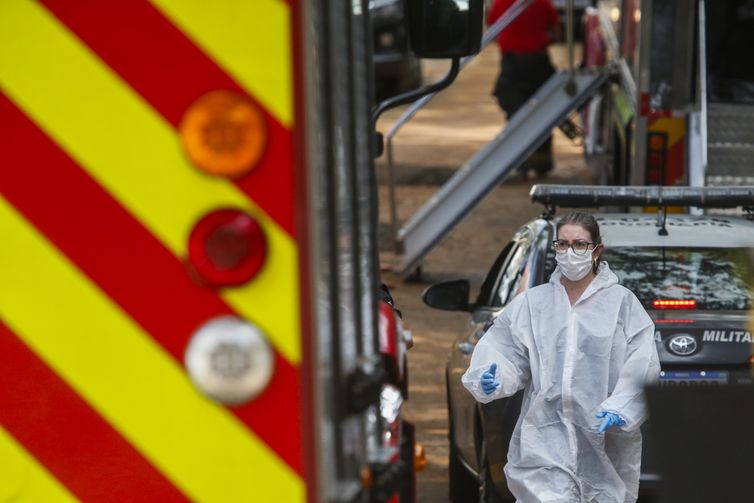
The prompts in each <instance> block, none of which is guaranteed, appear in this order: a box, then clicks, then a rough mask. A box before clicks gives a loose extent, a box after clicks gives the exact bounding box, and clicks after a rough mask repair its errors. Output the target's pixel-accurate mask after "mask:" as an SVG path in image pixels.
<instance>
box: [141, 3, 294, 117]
mask: <svg viewBox="0 0 754 503" xmlns="http://www.w3.org/2000/svg"><path fill="white" fill-rule="evenodd" d="M151 1H152V3H153V4H154V5H155V6H156V7H157V8H158V9H160V10H161V11H162V13H163V14H164V15H165V16H166V17H167V18H169V19H170V21H171V22H172V23H173V24H175V25H176V26H178V27H179V28H180V29H181V30H183V32H184V33H186V34H187V35H188V36H189V37H190V38H192V39H193V41H194V43H195V44H196V45H198V46H199V47H200V48H201V49H202V50H203V51H204V52H205V53H207V54H208V55H209V56H211V57H212V58H213V59H214V60H215V61H216V62H217V63H218V64H219V65H220V66H221V67H223V69H224V70H225V71H226V72H227V73H229V74H230V75H231V76H232V77H234V78H235V80H236V81H237V82H238V83H239V84H241V85H242V86H243V87H245V88H246V89H247V90H248V91H249V92H250V93H251V94H252V95H253V96H254V97H255V98H257V99H258V100H259V101H260V102H261V103H262V104H264V106H265V107H267V109H268V110H270V112H271V113H272V114H273V115H274V116H275V117H276V118H277V119H278V121H280V122H281V123H282V124H283V125H284V126H287V127H290V126H291V125H292V123H293V104H292V85H291V84H292V81H293V78H292V74H291V72H292V66H293V65H292V60H291V27H290V12H289V7H288V5H287V4H286V3H285V1H283V0H252V1H235V2H227V1H226V2H207V1H206V0H151Z"/></svg>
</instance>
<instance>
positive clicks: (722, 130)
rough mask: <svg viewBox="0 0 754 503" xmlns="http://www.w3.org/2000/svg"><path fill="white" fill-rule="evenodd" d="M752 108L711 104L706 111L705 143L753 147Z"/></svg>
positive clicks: (753, 117)
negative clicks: (706, 137)
mask: <svg viewBox="0 0 754 503" xmlns="http://www.w3.org/2000/svg"><path fill="white" fill-rule="evenodd" d="M752 124H754V106H752V105H727V104H719V103H712V104H710V105H709V108H708V109H707V135H708V139H707V142H708V144H709V145H710V146H711V145H713V144H720V143H725V144H743V145H754V127H752Z"/></svg>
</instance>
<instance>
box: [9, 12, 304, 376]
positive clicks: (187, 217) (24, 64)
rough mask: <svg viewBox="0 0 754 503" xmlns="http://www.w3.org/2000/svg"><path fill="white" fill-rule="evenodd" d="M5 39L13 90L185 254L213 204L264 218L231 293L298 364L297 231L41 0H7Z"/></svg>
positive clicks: (11, 93) (15, 97)
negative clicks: (251, 271)
mask: <svg viewBox="0 0 754 503" xmlns="http://www.w3.org/2000/svg"><path fill="white" fill-rule="evenodd" d="M239 3H240V2H239ZM251 3H252V4H253V3H254V2H251ZM0 47H2V48H3V49H2V50H0V88H2V90H3V92H4V93H6V94H7V95H8V96H9V97H10V99H11V100H13V101H14V102H15V103H16V104H17V105H18V106H19V107H20V108H21V109H22V110H23V111H24V113H26V114H27V115H28V116H29V117H31V118H32V119H33V120H34V121H35V122H36V123H37V124H38V125H39V126H40V127H41V128H42V129H43V130H44V131H45V133H46V134H47V135H49V136H50V137H51V138H52V139H53V140H54V141H55V142H56V143H57V144H58V145H59V146H60V147H61V148H63V150H65V151H66V153H67V154H68V155H70V156H71V157H72V158H73V159H74V160H75V161H76V162H77V163H78V164H79V165H80V166H82V167H83V168H84V169H86V171H87V172H88V173H89V174H90V175H91V176H92V177H93V178H94V179H96V180H97V181H98V182H99V183H100V184H101V185H102V186H103V187H104V188H105V189H106V190H107V191H108V192H109V193H110V194H111V195H112V196H113V197H114V198H115V199H116V200H118V201H119V202H120V204H122V205H123V206H124V207H125V208H126V209H127V210H128V211H129V212H130V213H132V214H133V215H134V216H135V217H136V218H137V219H138V220H139V221H140V222H141V223H142V224H144V226H146V227H147V228H148V229H149V230H150V231H151V232H152V233H153V234H154V235H155V236H156V237H157V238H158V239H160V241H162V242H163V244H164V245H165V246H166V247H167V248H168V249H170V250H171V251H172V252H173V253H174V254H175V255H176V256H177V257H178V258H181V259H182V258H183V257H185V256H186V254H187V252H186V246H187V242H188V236H189V234H190V232H191V229H192V228H193V226H194V224H195V223H196V222H198V221H199V219H200V218H201V217H202V216H204V215H206V214H207V213H209V212H210V211H213V210H215V209H218V208H224V207H236V208H239V209H242V210H244V211H247V212H248V213H249V214H251V215H252V216H253V217H254V218H256V219H257V220H258V221H259V223H260V225H261V226H262V228H263V229H264V232H265V235H266V237H267V240H268V247H269V248H268V255H267V259H266V262H265V265H264V268H263V269H262V272H261V273H260V274H258V275H257V276H256V277H255V278H254V280H252V281H251V282H250V283H248V284H247V285H245V286H243V287H238V288H232V289H228V290H223V291H222V292H221V295H222V296H223V298H224V299H225V300H226V301H227V302H228V303H229V304H230V306H231V307H232V308H233V309H235V310H236V311H237V312H238V313H239V314H241V315H243V316H244V317H245V318H247V319H248V320H249V321H252V322H253V323H254V324H256V325H258V326H259V327H260V328H261V329H262V330H263V331H264V332H265V334H267V336H268V337H269V338H270V342H271V343H272V345H273V346H275V348H276V349H277V350H278V351H279V352H280V353H281V354H282V355H283V357H285V358H286V359H287V360H289V361H290V362H292V363H293V364H294V365H297V364H298V362H299V360H300V341H299V305H298V261H297V256H296V243H295V241H294V240H293V239H292V238H291V236H290V235H288V234H287V233H286V232H285V230H283V229H282V228H281V227H280V226H278V225H277V224H276V223H275V222H274V221H273V220H272V219H271V218H270V217H269V216H268V215H267V214H266V213H265V212H264V211H263V210H261V209H260V208H259V207H258V206H257V205H255V204H254V203H253V201H251V200H250V199H249V198H248V197H247V196H246V195H245V194H244V193H243V192H241V190H240V189H238V188H237V187H236V186H235V185H234V184H233V183H232V182H230V181H228V180H225V179H221V178H217V177H212V176H207V175H206V174H204V173H202V172H200V171H199V170H197V169H196V167H195V166H193V165H192V164H191V163H190V162H189V161H188V159H187V158H186V156H185V154H184V152H183V149H182V147H181V143H180V136H179V134H178V133H177V132H176V131H175V130H174V129H173V128H172V126H171V125H170V124H168V123H167V122H166V121H165V120H163V118H162V117H161V116H160V115H159V114H157V113H156V112H155V111H154V110H153V109H152V108H151V107H150V106H149V104H148V103H147V102H146V101H144V100H143V99H142V98H141V96H139V95H138V94H137V93H136V92H134V90H133V89H131V88H130V87H128V85H127V84H126V83H125V82H123V81H122V80H121V79H120V78H119V76H118V75H117V74H115V73H114V72H113V71H112V70H111V69H110V68H109V67H107V66H106V65H105V64H104V62H102V61H101V60H100V59H99V58H97V56H96V55H95V54H93V53H92V52H91V51H90V50H89V49H88V48H87V47H86V46H85V45H84V44H82V43H81V41H80V40H79V39H78V38H77V37H76V36H74V35H73V34H71V33H70V32H69V31H68V30H67V29H66V28H65V26H62V25H61V24H60V23H59V22H57V20H56V19H55V18H54V17H52V16H51V15H50V14H49V13H48V12H47V11H46V10H44V8H42V7H41V6H39V5H38V4H36V3H34V2H29V1H26V0H3V1H2V2H0Z"/></svg>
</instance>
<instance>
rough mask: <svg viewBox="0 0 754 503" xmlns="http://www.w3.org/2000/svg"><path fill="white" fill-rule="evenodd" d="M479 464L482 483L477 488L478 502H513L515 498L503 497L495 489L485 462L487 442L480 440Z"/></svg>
mask: <svg viewBox="0 0 754 503" xmlns="http://www.w3.org/2000/svg"><path fill="white" fill-rule="evenodd" d="M480 454H481V456H480V461H479V466H480V467H481V469H482V485H481V487H480V488H479V501H480V503H514V502H515V500H511V499H507V498H505V499H504V498H503V497H502V496H500V495H499V494H498V492H497V489H495V483H494V481H493V480H492V475H491V474H490V468H489V466H488V464H487V442H485V441H482V448H481V451H480Z"/></svg>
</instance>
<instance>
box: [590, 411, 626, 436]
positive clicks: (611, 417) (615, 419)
mask: <svg viewBox="0 0 754 503" xmlns="http://www.w3.org/2000/svg"><path fill="white" fill-rule="evenodd" d="M597 417H598V418H600V419H602V418H604V419H602V424H601V425H600V428H599V430H598V432H599V433H605V430H607V429H608V428H612V427H613V426H624V425H625V424H626V421H624V420H623V418H622V417H620V416H619V415H618V414H613V413H612V412H605V411H602V412H600V413H599V414H597Z"/></svg>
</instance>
